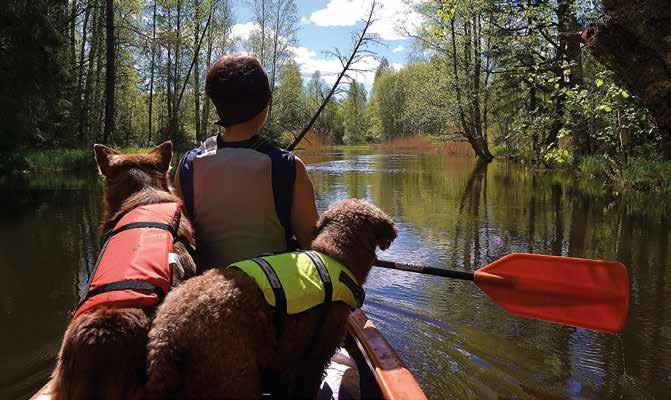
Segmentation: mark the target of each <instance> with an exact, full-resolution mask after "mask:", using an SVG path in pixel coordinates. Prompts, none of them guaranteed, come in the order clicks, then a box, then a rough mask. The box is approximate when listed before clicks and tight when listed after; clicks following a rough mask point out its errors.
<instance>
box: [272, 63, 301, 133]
mask: <svg viewBox="0 0 671 400" xmlns="http://www.w3.org/2000/svg"><path fill="white" fill-rule="evenodd" d="M305 114H306V112H305V100H304V97H303V78H302V77H301V72H300V70H299V69H298V65H296V64H295V63H290V64H288V65H286V66H285V67H284V68H283V69H282V74H281V76H280V82H279V86H278V87H277V89H276V90H275V92H274V93H273V111H272V115H271V118H272V120H271V121H267V122H266V124H269V125H277V131H278V132H280V133H282V132H296V131H298V130H299V129H300V128H301V127H302V124H303V123H304V120H305Z"/></svg>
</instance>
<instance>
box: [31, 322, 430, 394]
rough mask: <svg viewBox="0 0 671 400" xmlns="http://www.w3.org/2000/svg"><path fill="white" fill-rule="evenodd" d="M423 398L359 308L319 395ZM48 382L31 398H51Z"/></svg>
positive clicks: (409, 376) (408, 374) (386, 343)
mask: <svg viewBox="0 0 671 400" xmlns="http://www.w3.org/2000/svg"><path fill="white" fill-rule="evenodd" d="M341 397H342V398H361V399H385V400H423V399H426V396H425V395H424V392H423V391H422V389H421V388H420V387H419V384H417V381H416V380H415V377H414V376H413V375H412V373H411V372H410V371H409V370H408V369H407V368H406V366H405V365H404V364H403V361H401V359H400V358H399V356H398V354H396V352H395V351H394V349H393V348H392V347H391V345H390V344H389V342H387V340H386V339H385V338H384V336H382V333H380V331H379V330H378V329H377V328H376V327H375V324H373V322H372V321H371V320H370V319H368V317H367V316H366V314H365V313H364V312H363V311H361V310H356V311H354V312H353V313H352V314H351V315H350V317H349V320H348V321H347V337H346V338H345V344H344V346H343V348H342V349H340V350H339V351H338V352H337V353H336V355H335V356H334V357H333V359H332V360H331V364H330V365H329V367H328V369H327V376H326V379H325V381H324V382H323V383H322V388H321V393H320V396H319V398H320V399H323V398H327V399H338V398H341ZM50 398H51V396H50V395H49V384H48V383H47V384H46V385H44V387H42V388H41V389H40V390H39V391H38V392H37V393H35V395H33V397H31V400H50Z"/></svg>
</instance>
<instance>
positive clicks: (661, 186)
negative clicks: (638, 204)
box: [618, 158, 671, 193]
mask: <svg viewBox="0 0 671 400" xmlns="http://www.w3.org/2000/svg"><path fill="white" fill-rule="evenodd" d="M618 185H619V186H621V187H622V189H624V190H633V191H640V192H647V191H654V192H664V193H671V161H661V160H647V159H642V158H637V159H632V160H630V161H629V162H628V163H627V164H626V165H625V167H624V168H623V169H622V173H621V175H620V177H619V179H618Z"/></svg>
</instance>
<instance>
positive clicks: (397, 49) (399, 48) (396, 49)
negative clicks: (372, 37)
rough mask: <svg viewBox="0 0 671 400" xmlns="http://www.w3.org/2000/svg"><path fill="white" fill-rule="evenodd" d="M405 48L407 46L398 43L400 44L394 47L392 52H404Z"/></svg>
mask: <svg viewBox="0 0 671 400" xmlns="http://www.w3.org/2000/svg"><path fill="white" fill-rule="evenodd" d="M404 50H405V47H403V46H401V45H398V46H396V47H394V50H392V51H391V52H392V53H400V52H402V51H404Z"/></svg>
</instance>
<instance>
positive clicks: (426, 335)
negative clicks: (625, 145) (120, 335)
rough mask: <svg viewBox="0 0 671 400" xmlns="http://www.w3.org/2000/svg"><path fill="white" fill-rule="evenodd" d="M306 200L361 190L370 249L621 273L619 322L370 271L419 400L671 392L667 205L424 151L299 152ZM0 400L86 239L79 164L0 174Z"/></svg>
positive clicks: (453, 260)
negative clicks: (522, 313)
mask: <svg viewBox="0 0 671 400" xmlns="http://www.w3.org/2000/svg"><path fill="white" fill-rule="evenodd" d="M302 157H303V159H304V160H305V161H306V162H307V164H308V169H309V172H310V174H311V176H312V178H313V181H314V184H315V191H316V193H317V204H318V207H319V210H320V212H321V211H324V210H325V209H326V208H327V207H328V205H329V204H331V203H332V202H334V201H336V200H339V199H343V198H347V197H358V198H365V199H368V200H370V201H372V202H374V203H375V204H377V205H378V206H380V207H381V208H382V209H384V210H385V211H386V212H387V213H389V214H390V215H391V216H392V217H393V218H394V220H395V221H396V222H397V225H398V228H399V237H398V239H397V240H396V241H395V242H394V243H393V245H392V246H391V247H390V248H389V249H388V250H387V251H385V252H382V253H380V258H385V259H390V260H394V261H403V262H407V263H415V264H426V265H435V266H443V267H449V268H454V269H462V268H463V269H465V270H474V269H477V268H479V267H481V266H484V265H486V264H488V263H489V262H492V261H494V260H496V259H498V258H499V257H501V256H503V255H505V254H507V253H510V252H513V251H524V252H534V253H540V254H554V255H568V256H575V257H588V258H597V259H615V260H618V261H620V262H622V263H624V264H625V265H626V266H627V267H628V269H629V273H630V280H631V286H632V294H631V307H630V313H629V317H628V323H627V326H626V328H625V330H624V331H623V332H622V333H620V334H618V335H608V334H603V333H598V332H592V331H589V330H585V329H577V328H572V327H566V326H560V325H555V324H551V323H546V322H542V321H536V320H529V319H524V318H518V317H513V316H510V315H508V314H506V312H504V311H503V310H501V309H500V308H498V307H497V306H496V305H493V304H492V303H491V302H490V301H489V300H488V299H487V297H486V296H485V295H483V294H481V293H480V292H479V290H478V289H477V288H476V287H474V286H473V285H471V284H469V283H464V282H459V281H451V280H447V279H444V278H438V277H429V276H420V275H415V274H410V273H404V272H397V271H389V270H379V269H374V270H373V272H372V273H371V275H370V277H369V279H368V283H367V284H366V286H365V289H366V304H365V306H364V311H365V312H366V313H367V314H368V315H369V316H370V317H371V319H373V320H374V321H375V323H376V324H377V325H378V327H379V328H380V330H381V331H382V332H383V333H384V334H385V336H386V337H387V339H388V340H389V341H390V342H391V344H392V345H393V346H394V348H395V349H396V350H397V351H398V353H399V354H400V355H401V358H402V359H403V360H404V361H405V363H406V364H407V365H408V367H409V369H410V370H411V371H413V372H414V373H415V375H416V377H417V379H418V381H419V383H420V385H421V386H422V388H423V389H424V390H425V391H426V393H427V395H428V396H429V397H430V398H435V399H441V398H456V399H497V398H498V399H534V398H541V399H553V398H559V399H563V398H574V399H619V398H625V399H641V398H643V399H647V398H650V399H653V398H659V399H663V398H667V396H668V393H671V301H669V300H670V299H671V297H670V295H671V284H670V285H669V286H667V285H666V280H667V279H670V281H669V282H671V272H669V271H670V268H671V251H669V250H670V249H671V240H670V237H669V236H670V235H669V227H670V225H669V218H670V215H669V213H670V212H671V210H670V209H669V205H671V202H669V201H668V200H665V199H663V198H659V197H656V196H653V195H650V194H637V195H626V196H625V195H620V194H617V193H613V192H612V191H610V190H608V189H607V188H605V187H603V186H600V185H599V184H585V183H580V182H579V183H576V182H575V181H574V180H573V179H571V178H570V177H568V176H565V175H562V174H556V173H555V174H551V173H542V172H530V171H528V170H526V169H524V168H522V167H520V166H517V165H512V164H508V163H505V162H500V161H496V162H494V163H491V164H489V165H486V164H478V163H476V162H475V161H474V160H473V159H470V158H459V157H449V156H443V155H441V154H438V153H413V152H408V153H407V154H398V153H394V154H391V153H384V152H375V151H368V152H356V151H349V152H343V151H333V152H330V153H318V154H303V155H302ZM1 189H2V190H3V196H2V198H1V199H0V221H2V222H1V223H0V249H1V250H0V327H1V329H0V399H15V398H27V397H29V395H30V394H31V393H33V392H34V391H35V390H36V389H37V388H38V387H39V386H40V385H42V384H43V383H44V382H45V381H46V379H47V377H48V374H49V372H50V370H51V368H53V363H54V356H55V354H56V352H57V351H58V347H59V344H60V341H61V339H62V335H63V332H64V330H65V327H66V325H67V323H68V321H69V319H70V318H71V314H70V313H71V311H72V309H73V307H74V305H75V304H76V302H77V299H78V292H79V290H80V286H81V283H82V282H83V281H84V279H85V277H86V270H87V266H90V265H91V264H92V263H94V262H95V257H96V253H97V250H98V247H99V246H98V232H97V226H98V223H99V216H100V203H101V202H100V198H101V188H100V184H99V182H98V178H97V177H96V176H95V175H94V174H90V175H85V176H81V175H69V174H58V173H52V174H46V175H34V176H31V177H29V178H22V179H12V180H11V181H5V182H3V184H2V188H1Z"/></svg>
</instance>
